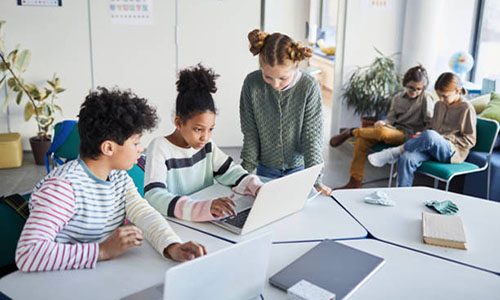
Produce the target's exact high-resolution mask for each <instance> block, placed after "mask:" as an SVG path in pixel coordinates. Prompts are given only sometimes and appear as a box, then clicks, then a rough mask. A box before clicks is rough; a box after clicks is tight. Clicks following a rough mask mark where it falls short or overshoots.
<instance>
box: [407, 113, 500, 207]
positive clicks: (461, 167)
mask: <svg viewBox="0 0 500 300" xmlns="http://www.w3.org/2000/svg"><path fill="white" fill-rule="evenodd" d="M498 130H499V125H498V122H497V121H495V120H490V119H482V118H477V124H476V134H477V136H476V137H477V139H476V145H475V146H474V147H473V148H472V149H471V153H482V154H484V155H485V156H486V159H485V161H484V164H483V165H476V164H473V163H470V162H463V163H460V164H447V163H441V162H436V161H425V162H424V163H423V164H422V165H421V166H420V167H419V168H418V169H417V172H419V173H421V174H424V175H427V176H429V177H432V178H434V187H435V188H437V187H438V184H439V181H443V182H446V191H448V189H449V187H450V182H451V180H452V179H453V178H454V177H455V176H458V175H465V174H470V173H475V172H481V171H484V170H486V171H487V176H486V177H487V179H486V191H487V192H486V199H490V168H489V166H490V162H491V155H492V152H493V147H494V145H495V141H496V139H497V136H498Z"/></svg>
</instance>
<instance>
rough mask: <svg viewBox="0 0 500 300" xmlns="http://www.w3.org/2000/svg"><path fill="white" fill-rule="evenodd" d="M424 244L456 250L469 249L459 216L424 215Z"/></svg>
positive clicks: (424, 213)
mask: <svg viewBox="0 0 500 300" xmlns="http://www.w3.org/2000/svg"><path fill="white" fill-rule="evenodd" d="M422 235H423V239H424V243H426V244H430V245H436V246H442V247H450V248H456V249H464V250H466V249H467V241H466V238H465V230H464V226H463V223H462V219H461V218H460V217H459V216H446V215H440V214H435V213H427V212H423V213H422Z"/></svg>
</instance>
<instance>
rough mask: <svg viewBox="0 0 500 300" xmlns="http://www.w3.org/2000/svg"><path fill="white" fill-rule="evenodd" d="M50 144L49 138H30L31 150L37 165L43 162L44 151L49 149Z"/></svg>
mask: <svg viewBox="0 0 500 300" xmlns="http://www.w3.org/2000/svg"><path fill="white" fill-rule="evenodd" d="M50 144H51V143H50V140H46V139H41V138H40V137H38V136H34V137H31V138H30V145H31V151H32V152H33V157H34V158H35V163H36V164H37V165H44V164H45V153H47V151H48V150H49V148H50Z"/></svg>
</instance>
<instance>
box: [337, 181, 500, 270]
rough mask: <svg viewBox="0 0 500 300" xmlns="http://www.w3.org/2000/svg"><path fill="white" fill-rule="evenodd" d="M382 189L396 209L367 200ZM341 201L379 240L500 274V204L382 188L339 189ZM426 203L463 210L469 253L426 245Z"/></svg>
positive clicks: (431, 191) (423, 190) (421, 190)
mask: <svg viewBox="0 0 500 300" xmlns="http://www.w3.org/2000/svg"><path fill="white" fill-rule="evenodd" d="M376 190H382V191H385V192H386V193H387V195H388V196H389V198H390V199H392V200H394V201H395V202H396V205H395V206H393V207H385V206H378V205H371V204H367V203H365V202H363V198H364V197H365V196H366V195H368V194H370V193H372V192H374V191H376ZM333 197H334V198H335V199H336V200H337V201H339V202H340V203H341V204H342V205H343V206H344V207H345V208H346V209H347V210H348V211H349V212H350V213H352V215H353V216H354V217H355V218H356V219H357V220H358V221H359V222H360V223H361V224H363V226H365V228H366V229H367V230H368V231H369V232H370V233H371V234H372V235H373V236H374V237H375V238H377V239H380V240H384V241H388V242H392V243H394V244H397V245H402V246H405V247H409V248H411V249H415V250H419V251H423V252H426V253H429V254H433V255H437V256H440V257H443V258H447V259H450V260H453V261H456V262H459V263H463V264H468V265H471V266H475V267H478V268H482V269H486V270H490V271H493V272H496V273H499V274H500V204H499V203H495V202H492V201H487V200H483V199H479V198H474V197H469V196H463V195H459V194H455V193H447V192H445V191H441V190H437V189H432V188H427V187H410V188H378V189H357V190H338V191H334V192H333ZM426 200H439V201H442V200H452V201H453V202H455V203H456V204H457V205H458V207H459V209H460V211H459V212H458V214H457V215H458V216H460V217H461V218H462V222H463V224H464V227H465V235H466V238H467V246H468V250H458V249H451V248H444V247H438V246H432V245H427V244H424V242H423V241H422V211H428V212H431V211H432V210H431V209H429V208H427V207H425V205H424V201H426Z"/></svg>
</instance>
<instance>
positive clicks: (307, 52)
mask: <svg viewBox="0 0 500 300" xmlns="http://www.w3.org/2000/svg"><path fill="white" fill-rule="evenodd" d="M312 52H313V51H312V49H311V48H309V47H305V46H303V45H302V44H301V43H299V42H296V43H292V44H291V46H290V48H288V55H289V56H290V60H291V61H302V60H304V59H306V58H309V57H311V56H312Z"/></svg>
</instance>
